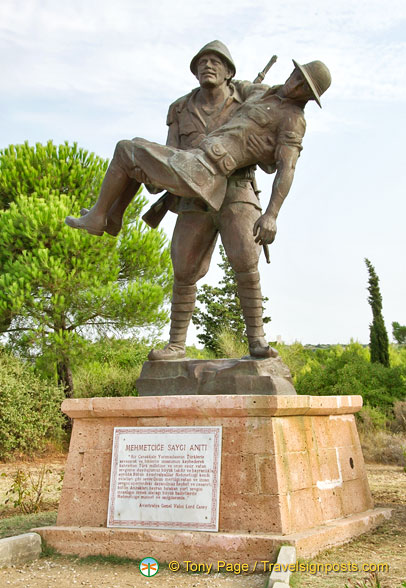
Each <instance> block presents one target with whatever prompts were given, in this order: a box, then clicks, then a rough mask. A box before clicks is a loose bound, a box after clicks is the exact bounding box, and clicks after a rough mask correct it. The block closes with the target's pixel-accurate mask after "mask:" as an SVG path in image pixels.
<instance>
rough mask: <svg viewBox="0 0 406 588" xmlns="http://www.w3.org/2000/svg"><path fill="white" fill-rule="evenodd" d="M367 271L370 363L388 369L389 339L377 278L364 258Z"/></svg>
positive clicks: (372, 268)
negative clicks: (370, 318) (370, 321)
mask: <svg viewBox="0 0 406 588" xmlns="http://www.w3.org/2000/svg"><path fill="white" fill-rule="evenodd" d="M364 261H365V264H366V266H367V269H368V274H369V280H368V284H369V286H368V292H369V296H368V302H369V304H370V306H371V309H372V317H373V318H372V323H371V324H370V325H369V349H370V353H371V362H373V363H381V364H382V365H384V366H386V367H389V338H388V333H387V331H386V327H385V322H384V320H383V316H382V295H381V292H380V289H379V278H378V276H377V275H376V272H375V268H374V266H373V265H372V263H371V262H370V261H369V259H367V258H365V260H364Z"/></svg>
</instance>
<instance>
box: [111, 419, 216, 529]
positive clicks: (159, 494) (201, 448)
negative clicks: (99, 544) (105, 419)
mask: <svg viewBox="0 0 406 588" xmlns="http://www.w3.org/2000/svg"><path fill="white" fill-rule="evenodd" d="M220 465H221V427H127V428H126V427H115V429H114V440H113V454H112V465H111V478H110V496H109V509H108V518H107V526H108V527H128V528H143V529H180V530H193V531H218V511H219V491H220Z"/></svg>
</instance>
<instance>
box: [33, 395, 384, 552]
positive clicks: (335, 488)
mask: <svg viewBox="0 0 406 588" xmlns="http://www.w3.org/2000/svg"><path fill="white" fill-rule="evenodd" d="M361 406H362V398H361V397H360V396H293V395H292V396H289V395H288V396H261V395H246V396H223V395H222V396H162V397H144V398H141V397H140V398H131V397H124V398H93V399H72V400H65V401H64V403H63V405H62V409H63V411H64V412H66V414H68V415H69V416H70V417H71V418H73V421H74V422H73V431H72V438H71V445H70V450H69V456H68V461H67V465H66V471H65V478H64V485H63V489H62V496H61V501H60V505H59V511H58V520H57V525H58V526H57V527H50V528H44V529H38V532H39V533H40V534H41V535H42V536H43V538H44V539H45V540H46V541H48V542H49V543H50V544H51V545H52V546H53V547H55V548H56V549H58V551H61V552H63V553H75V554H81V555H85V554H91V553H93V554H94V553H102V554H108V553H114V554H118V555H128V556H130V557H133V558H135V559H138V558H141V559H142V557H144V556H145V555H150V556H152V557H156V559H157V560H158V561H162V562H165V561H170V560H171V559H177V560H179V561H180V560H181V559H182V558H183V559H192V558H196V561H197V560H199V561H203V555H204V557H205V558H207V561H208V562H210V561H212V560H213V559H214V560H215V561H217V560H219V559H222V560H227V559H228V560H231V559H233V560H235V561H238V562H240V563H244V562H249V561H251V562H252V561H255V560H259V559H260V558H263V559H268V560H270V559H271V557H272V556H273V554H275V553H276V550H277V548H278V546H280V545H281V544H283V543H287V544H291V545H295V546H296V548H297V550H298V555H300V556H304V557H306V556H310V555H314V554H315V553H317V552H318V551H320V550H322V549H325V548H327V547H331V546H332V545H337V544H341V543H343V542H345V541H349V540H350V539H351V538H352V537H354V536H356V535H359V534H360V533H363V532H365V531H367V530H369V529H371V528H373V527H374V526H376V525H377V524H379V523H380V522H382V521H383V520H384V518H385V516H389V511H385V510H382V509H375V510H373V503H372V499H371V494H370V491H369V487H368V480H367V477H366V472H365V467H364V460H363V456H362V451H361V446H360V442H359V438H358V433H357V429H356V424H355V419H354V413H355V412H357V411H358V410H360V408H361ZM132 426H134V427H143V426H145V427H155V426H156V427H165V426H170V427H177V426H180V427H184V426H221V427H222V456H221V479H220V508H219V532H218V533H207V532H196V531H195V532H189V531H157V530H145V529H142V530H134V529H106V528H105V527H106V523H107V508H108V497H109V484H110V466H111V453H112V445H113V432H114V427H132ZM198 556H199V557H200V559H199V557H198Z"/></svg>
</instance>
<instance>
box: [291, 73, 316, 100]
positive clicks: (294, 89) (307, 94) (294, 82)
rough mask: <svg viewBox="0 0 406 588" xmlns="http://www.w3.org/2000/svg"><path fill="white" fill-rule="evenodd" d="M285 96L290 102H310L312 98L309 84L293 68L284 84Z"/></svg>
mask: <svg viewBox="0 0 406 588" xmlns="http://www.w3.org/2000/svg"><path fill="white" fill-rule="evenodd" d="M284 90H285V95H286V96H287V97H288V98H291V99H292V100H310V99H311V98H314V96H313V92H312V91H311V89H310V87H309V84H308V83H307V82H306V80H305V78H304V76H303V74H302V72H301V71H300V70H299V69H297V68H295V69H294V70H293V72H292V73H291V74H290V76H289V77H288V79H287V80H286V82H285V83H284Z"/></svg>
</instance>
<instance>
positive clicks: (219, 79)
mask: <svg viewBox="0 0 406 588" xmlns="http://www.w3.org/2000/svg"><path fill="white" fill-rule="evenodd" d="M196 77H197V79H198V80H199V83H200V86H201V87H202V88H210V87H214V88H216V87H219V86H221V85H222V84H224V83H225V82H226V80H228V79H230V78H231V71H230V69H229V67H228V66H227V64H226V63H224V61H223V60H222V59H221V57H219V56H218V55H217V54H216V53H204V54H203V55H202V56H201V57H200V58H199V61H198V62H197V76H196Z"/></svg>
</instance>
